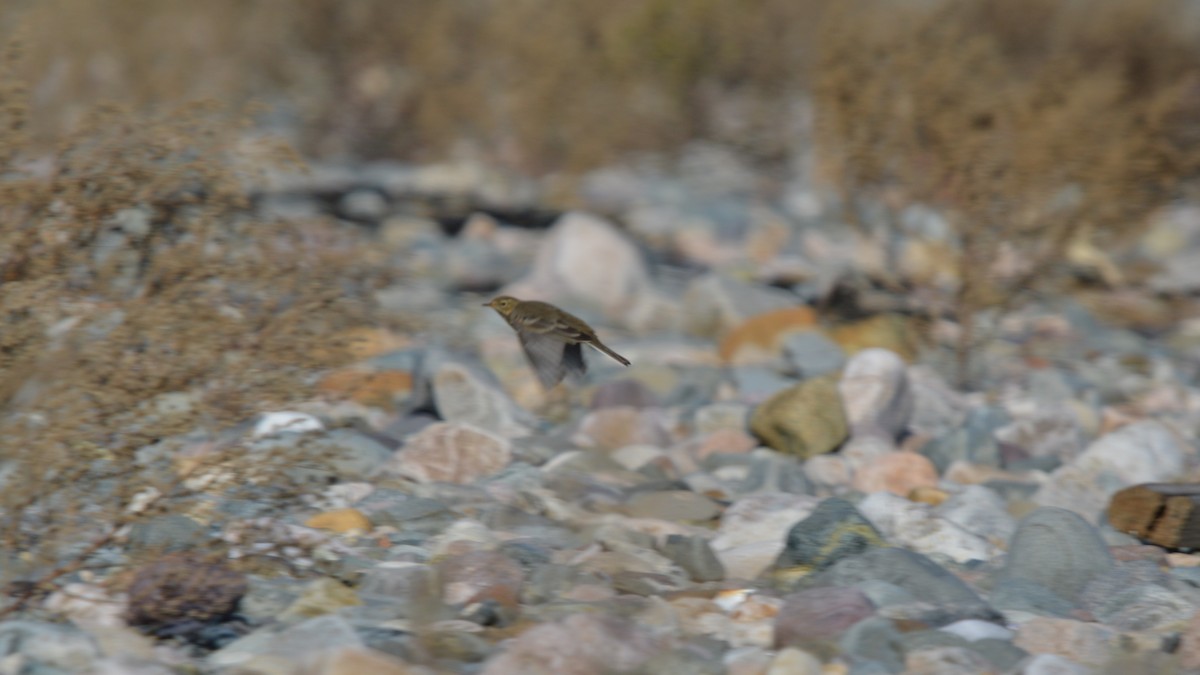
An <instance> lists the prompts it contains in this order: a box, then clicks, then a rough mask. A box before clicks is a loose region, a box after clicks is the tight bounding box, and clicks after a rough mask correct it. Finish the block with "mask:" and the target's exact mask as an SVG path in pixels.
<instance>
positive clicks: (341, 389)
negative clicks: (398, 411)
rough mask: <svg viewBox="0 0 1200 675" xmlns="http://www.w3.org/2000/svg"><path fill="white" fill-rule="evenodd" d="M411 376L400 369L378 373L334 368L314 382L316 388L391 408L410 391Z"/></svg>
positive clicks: (345, 397) (333, 395)
mask: <svg viewBox="0 0 1200 675" xmlns="http://www.w3.org/2000/svg"><path fill="white" fill-rule="evenodd" d="M412 384H413V381H412V375H411V374H410V373H407V372H405V371H402V370H384V371H380V372H377V373H372V372H365V371H361V370H356V369H352V368H346V369H342V370H335V371H332V372H330V373H328V374H326V375H325V376H324V377H322V378H321V380H320V381H319V382H318V383H317V391H319V392H321V393H322V394H325V395H327V396H331V397H333V398H339V399H350V400H352V401H354V402H356V403H361V404H363V405H367V406H373V407H376V408H392V407H394V406H395V404H396V402H397V401H398V400H401V399H403V398H404V397H406V396H408V394H409V393H410V392H412Z"/></svg>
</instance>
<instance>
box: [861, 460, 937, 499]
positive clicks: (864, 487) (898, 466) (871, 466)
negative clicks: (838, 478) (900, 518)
mask: <svg viewBox="0 0 1200 675" xmlns="http://www.w3.org/2000/svg"><path fill="white" fill-rule="evenodd" d="M937 482H938V473H937V468H936V467H934V465H933V462H931V461H929V459H928V458H927V457H925V456H924V455H918V454H916V453H913V452H891V453H888V454H886V455H883V456H882V457H878V458H876V459H873V460H871V461H870V462H868V463H866V464H864V465H863V466H862V467H860V468H859V469H858V471H856V472H855V474H854V489H855V490H858V491H860V492H865V493H867V494H870V493H872V492H891V493H892V494H896V495H900V496H901V497H906V496H908V494H909V493H910V492H912V491H913V489H914V488H918V487H936V486H937Z"/></svg>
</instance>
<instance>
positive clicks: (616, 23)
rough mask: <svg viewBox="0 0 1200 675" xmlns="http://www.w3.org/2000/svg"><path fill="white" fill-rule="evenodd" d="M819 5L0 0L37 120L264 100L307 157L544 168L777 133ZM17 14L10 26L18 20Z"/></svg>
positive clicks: (748, 141) (776, 145)
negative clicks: (456, 153)
mask: <svg viewBox="0 0 1200 675" xmlns="http://www.w3.org/2000/svg"><path fill="white" fill-rule="evenodd" d="M826 4H828V0H683V1H678V0H581V1H578V2H556V1H555V0H509V1H506V2H489V1H486V0H444V1H438V2H427V1H424V0H354V1H353V2H345V1H344V0H258V1H256V2H244V1H243V0H212V1H211V2H204V3H194V2H186V1H185V0H99V1H97V0H39V2H37V3H32V4H31V3H26V2H20V1H19V0H0V25H4V26H16V25H21V23H20V22H23V25H25V26H26V27H27V31H28V35H29V36H30V37H29V40H28V43H29V45H30V58H29V61H28V65H27V68H26V70H25V71H24V74H25V75H26V76H27V77H29V79H30V80H31V81H32V82H34V83H35V92H34V93H35V96H34V99H35V106H36V108H37V110H38V111H39V120H41V121H44V122H45V124H44V127H47V128H49V129H50V131H52V132H53V131H57V129H58V128H60V127H61V125H63V124H70V123H73V122H74V121H76V120H77V119H78V117H79V116H80V115H81V114H82V111H83V110H85V109H86V108H87V107H88V106H89V105H90V104H91V103H92V102H93V101H95V100H98V99H100V100H118V101H122V102H126V103H129V104H131V105H135V106H137V105H141V104H144V103H148V102H163V101H172V100H183V99H189V98H195V97H209V96H215V97H220V98H221V99H222V100H226V101H234V102H239V101H245V100H248V99H252V98H253V99H259V100H263V101H265V102H267V103H269V104H271V105H272V106H278V107H277V108H276V110H277V111H279V113H280V115H281V116H282V117H278V118H276V119H283V120H285V121H291V122H298V123H299V126H300V128H301V129H302V131H303V139H304V145H303V149H304V150H305V151H306V152H311V153H316V154H319V155H325V156H328V155H342V154H351V155H354V156H358V157H386V156H405V157H412V156H426V157H428V156H430V155H436V154H442V153H444V152H446V151H448V150H449V149H451V147H452V146H453V145H454V144H455V143H457V142H460V141H464V140H465V141H469V142H473V143H474V144H475V147H476V148H477V149H480V150H482V151H484V152H486V153H489V154H490V155H491V156H492V157H493V158H498V159H501V160H504V161H507V162H510V163H512V164H513V165H516V166H519V167H523V168H527V169H533V170H545V169H552V168H558V167H562V166H579V165H586V164H593V163H596V162H600V161H603V160H606V159H610V158H611V157H612V156H614V155H621V154H625V153H628V152H631V151H637V150H663V149H670V148H673V147H675V146H677V145H678V144H679V143H681V142H683V141H686V140H689V139H691V138H694V137H697V136H709V137H720V138H724V139H725V140H730V141H733V142H735V143H737V144H739V145H742V146H744V147H745V149H747V150H748V151H750V152H752V153H756V154H759V155H761V156H763V157H764V158H767V159H776V158H779V157H781V156H782V155H783V154H784V153H785V151H786V147H785V146H786V144H787V143H788V142H789V139H788V138H786V134H782V133H780V129H783V128H788V127H790V126H791V125H790V124H789V122H788V120H789V117H790V116H792V115H793V114H794V110H793V105H792V104H793V103H794V97H795V96H796V94H797V88H796V83H797V82H799V81H801V80H802V79H803V74H804V73H805V64H806V63H807V62H808V60H809V53H810V45H811V44H812V42H813V40H812V38H813V32H814V29H815V27H816V25H817V19H818V17H819V15H820V12H821V10H822V8H823V7H824V6H825V5H826ZM18 20H20V21H18Z"/></svg>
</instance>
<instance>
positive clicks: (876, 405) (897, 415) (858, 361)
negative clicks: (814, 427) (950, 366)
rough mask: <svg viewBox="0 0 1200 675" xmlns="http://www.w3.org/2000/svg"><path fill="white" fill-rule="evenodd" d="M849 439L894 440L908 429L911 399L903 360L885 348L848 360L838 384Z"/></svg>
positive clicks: (872, 350) (864, 352)
mask: <svg viewBox="0 0 1200 675" xmlns="http://www.w3.org/2000/svg"><path fill="white" fill-rule="evenodd" d="M838 391H839V392H840V393H841V395H842V405H843V406H844V407H845V410H846V422H847V423H848V424H849V425H850V434H851V435H852V436H862V435H882V436H884V437H886V438H896V437H897V436H898V435H900V433H901V432H902V431H904V430H905V429H906V428H907V427H908V423H909V420H910V419H911V418H912V413H913V396H912V392H911V391H910V388H909V385H908V372H907V366H905V364H904V360H903V359H901V358H900V357H899V356H897V355H896V353H895V352H892V351H888V350H886V349H877V348H873V349H864V350H863V351H861V352H859V353H857V354H855V355H854V356H853V357H851V359H850V361H849V362H847V363H846V370H845V371H844V372H843V373H842V379H841V381H839V382H838Z"/></svg>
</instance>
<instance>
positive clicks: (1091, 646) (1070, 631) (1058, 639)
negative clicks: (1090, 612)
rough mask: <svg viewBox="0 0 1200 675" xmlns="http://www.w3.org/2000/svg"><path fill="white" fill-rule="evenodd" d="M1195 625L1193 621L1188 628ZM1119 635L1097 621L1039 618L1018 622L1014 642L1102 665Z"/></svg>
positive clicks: (1185, 641) (1032, 649)
mask: <svg viewBox="0 0 1200 675" xmlns="http://www.w3.org/2000/svg"><path fill="white" fill-rule="evenodd" d="M1195 626H1196V624H1195V623H1194V622H1193V624H1192V626H1191V627H1195ZM1188 635H1189V633H1186V632H1185V633H1184V638H1183V644H1182V646H1181V648H1180V654H1181V660H1182V661H1183V663H1186V658H1187V657H1186V656H1185V654H1186V651H1187V648H1188V637H1187V636H1188ZM1120 637H1121V634H1120V633H1118V632H1117V631H1116V630H1114V629H1112V628H1109V627H1108V626H1102V625H1100V624H1098V623H1088V622H1084V621H1075V620H1073V619H1053V618H1049V617H1038V618H1036V619H1030V620H1029V621H1026V622H1025V623H1023V624H1021V626H1020V628H1018V629H1017V636H1016V638H1014V639H1013V644H1015V645H1016V646H1018V647H1020V648H1021V649H1024V650H1025V651H1027V652H1029V653H1031V654H1056V655H1058V656H1062V657H1064V658H1067V659H1070V660H1071V661H1074V662H1075V663H1082V664H1084V665H1090V666H1101V665H1104V664H1105V663H1107V662H1108V660H1109V659H1110V658H1112V655H1113V650H1114V649H1117V644H1118V642H1119V640H1120ZM1198 665H1200V664H1198ZM1184 667H1188V666H1184Z"/></svg>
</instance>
